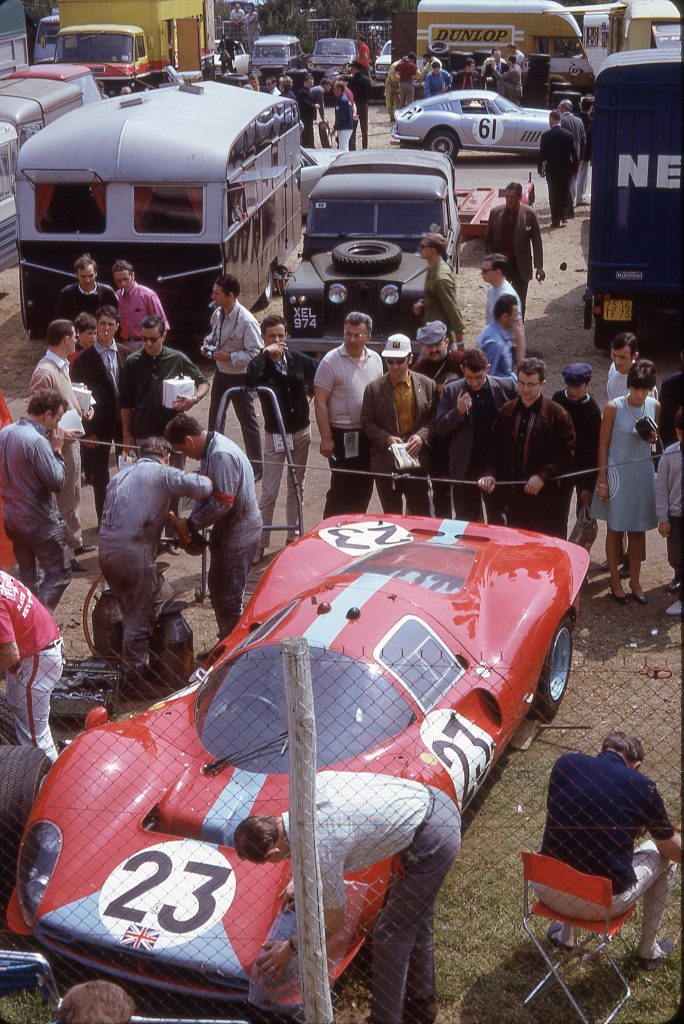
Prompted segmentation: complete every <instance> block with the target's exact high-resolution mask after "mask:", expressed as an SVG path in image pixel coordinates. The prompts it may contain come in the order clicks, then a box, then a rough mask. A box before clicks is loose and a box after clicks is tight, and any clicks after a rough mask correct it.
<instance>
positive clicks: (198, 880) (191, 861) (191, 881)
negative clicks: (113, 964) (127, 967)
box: [99, 839, 235, 948]
mask: <svg viewBox="0 0 684 1024" xmlns="http://www.w3.org/2000/svg"><path fill="white" fill-rule="evenodd" d="M234 895H235V874H234V872H233V869H232V868H231V866H230V864H229V863H228V861H227V860H226V858H225V857H224V856H223V854H222V853H219V851H218V850H217V849H215V848H214V847H211V846H207V845H206V844H205V843H198V842H196V841H195V840H192V839H183V840H180V841H178V842H168V843H161V844H159V845H158V846H151V847H148V848H147V849H146V850H141V851H140V852H139V853H135V854H133V856H131V857H128V858H127V859H126V860H125V861H122V863H121V864H119V865H118V866H117V867H116V868H114V870H113V871H112V873H111V874H110V876H109V878H108V879H107V881H106V882H105V884H104V885H103V887H102V892H101V893H100V899H99V912H100V918H101V920H102V923H103V924H104V926H105V927H106V928H107V930H108V931H109V932H111V933H112V934H113V935H115V936H116V937H117V938H121V936H122V934H123V933H124V932H125V931H126V929H127V928H128V927H129V926H131V925H139V926H142V925H144V926H145V927H146V928H153V929H155V930H158V931H159V936H158V937H157V938H156V940H155V942H156V946H157V947H158V948H163V947H165V946H172V945H176V944H177V943H179V942H184V941H187V940H188V939H189V938H193V937H195V936H197V935H200V934H201V933H202V932H204V931H207V930H208V929H209V928H211V927H212V925H213V924H215V923H216V922H217V921H219V920H220V919H221V918H222V917H223V915H224V914H225V913H226V911H227V910H228V908H229V907H230V905H231V903H232V902H233V897H234Z"/></svg>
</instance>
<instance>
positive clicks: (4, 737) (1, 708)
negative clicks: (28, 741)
mask: <svg viewBox="0 0 684 1024" xmlns="http://www.w3.org/2000/svg"><path fill="white" fill-rule="evenodd" d="M0 743H2V744H3V745H5V744H7V746H11V747H14V746H16V745H17V734H16V732H15V730H14V715H13V714H12V711H11V709H10V706H9V704H8V703H7V697H5V696H4V694H1V693H0Z"/></svg>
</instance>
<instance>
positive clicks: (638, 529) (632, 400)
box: [591, 359, 660, 604]
mask: <svg viewBox="0 0 684 1024" xmlns="http://www.w3.org/2000/svg"><path fill="white" fill-rule="evenodd" d="M655 383H656V371H655V366H654V365H653V363H652V362H651V361H650V359H639V360H638V361H637V362H636V363H633V365H632V366H631V367H630V370H629V373H628V374H627V395H626V396H625V397H621V398H616V399H615V401H613V402H608V404H607V405H606V407H605V409H604V411H603V420H602V423H601V434H600V437H599V453H598V455H599V457H598V482H597V484H596V492H595V494H594V500H593V501H592V505H591V514H592V516H594V517H595V518H597V519H605V521H606V524H607V527H608V530H607V534H606V558H607V559H608V571H609V572H610V592H611V595H612V597H613V598H614V599H615V600H616V601H618V602H619V603H620V604H627V602H628V601H629V597H628V595H627V594H625V592H624V590H623V589H622V584H621V582H620V577H619V575H618V561H619V556H620V541H621V537H622V534H623V533H624V532H625V531H626V533H627V559H628V561H629V570H630V571H629V582H630V589H631V591H632V596H633V598H634V600H635V601H637V602H638V604H646V597H645V595H644V592H643V590H642V589H641V582H640V579H639V576H640V573H641V562H642V558H643V552H644V540H645V537H646V531H647V530H654V529H655V528H656V527H657V525H658V517H657V516H656V508H655V473H654V469H653V460H652V458H651V441H652V440H655V437H654V435H651V440H642V438H641V437H640V436H639V434H638V433H637V430H636V424H637V423H638V421H639V420H640V419H643V418H644V417H646V416H648V417H650V418H651V419H652V420H654V421H655V422H656V423H658V421H659V418H660V403H659V402H657V401H656V400H655V398H653V397H651V396H650V395H649V391H651V389H652V388H653V387H655Z"/></svg>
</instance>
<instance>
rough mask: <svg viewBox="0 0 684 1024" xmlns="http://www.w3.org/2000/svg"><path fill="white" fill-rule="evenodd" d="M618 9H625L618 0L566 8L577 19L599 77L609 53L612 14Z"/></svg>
mask: <svg viewBox="0 0 684 1024" xmlns="http://www.w3.org/2000/svg"><path fill="white" fill-rule="evenodd" d="M616 8H624V4H623V3H620V2H619V0H617V2H615V3H609V4H588V5H584V6H579V7H574V6H573V7H567V8H566V10H567V11H568V13H569V14H572V15H573V17H575V18H576V19H577V24H578V25H579V27H580V30H581V32H582V43H583V45H584V49H585V51H586V54H587V57H588V58H589V62H590V64H591V66H592V68H593V71H594V74H595V75H598V73H599V71H600V70H601V67H602V66H603V62H604V60H605V59H606V57H607V56H608V53H609V47H608V42H609V39H610V12H611V11H613V10H615V9H616Z"/></svg>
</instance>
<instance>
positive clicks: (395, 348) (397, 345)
mask: <svg viewBox="0 0 684 1024" xmlns="http://www.w3.org/2000/svg"><path fill="white" fill-rule="evenodd" d="M381 355H382V358H383V359H387V358H389V359H403V358H404V357H405V356H409V355H411V339H410V338H407V337H406V335H405V334H390V336H389V338H388V339H387V341H386V342H385V350H384V352H382V353H381Z"/></svg>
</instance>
